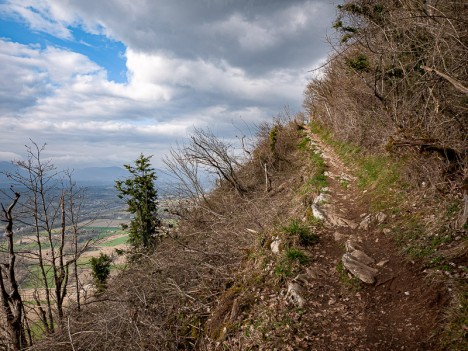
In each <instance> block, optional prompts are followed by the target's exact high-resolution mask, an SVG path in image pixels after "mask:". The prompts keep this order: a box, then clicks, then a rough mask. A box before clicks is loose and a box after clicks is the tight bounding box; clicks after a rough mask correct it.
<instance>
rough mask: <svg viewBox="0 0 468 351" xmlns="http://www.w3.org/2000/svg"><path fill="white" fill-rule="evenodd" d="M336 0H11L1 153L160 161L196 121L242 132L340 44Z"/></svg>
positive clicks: (0, 103) (1, 21)
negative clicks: (29, 150) (335, 37)
mask: <svg viewBox="0 0 468 351" xmlns="http://www.w3.org/2000/svg"><path fill="white" fill-rule="evenodd" d="M335 5H336V1H332V0H308V1H307V0H191V1H187V0H0V78H1V79H0V161H2V160H7V161H8V160H11V159H20V158H21V157H22V155H24V150H25V148H24V145H25V144H27V143H28V142H29V138H31V139H33V140H34V141H36V142H38V143H39V144H42V143H47V148H46V152H45V153H44V156H45V157H50V158H52V159H53V162H54V163H55V164H56V165H58V166H61V167H72V168H80V167H87V166H115V165H122V164H123V163H128V162H131V161H132V160H134V159H136V158H137V157H138V155H139V154H140V152H143V153H145V154H153V155H154V162H155V165H156V166H158V167H159V166H160V161H159V160H160V158H161V156H162V155H163V154H164V153H165V152H167V150H168V148H169V147H170V145H173V144H174V143H175V142H176V141H183V139H184V138H186V137H187V136H188V135H189V134H190V131H191V129H192V128H193V127H194V126H195V127H210V128H212V129H213V130H214V131H215V132H216V133H217V134H218V135H220V136H222V137H224V138H233V137H234V136H235V135H236V134H239V133H240V132H239V130H238V129H242V128H244V126H245V125H249V124H255V123H259V122H260V121H262V120H270V119H271V118H272V117H273V116H276V115H278V113H280V112H281V111H282V110H284V108H285V107H286V106H288V107H289V109H290V111H292V112H298V111H300V110H301V104H302V96H303V90H304V88H305V85H306V83H307V79H309V78H310V77H311V76H310V74H311V73H308V71H309V70H311V69H313V68H315V67H317V66H319V65H320V64H321V63H322V62H324V61H325V59H326V57H327V54H328V53H329V51H330V47H329V44H328V43H327V41H326V37H327V35H332V33H333V31H332V29H331V24H332V21H333V18H334V17H335Z"/></svg>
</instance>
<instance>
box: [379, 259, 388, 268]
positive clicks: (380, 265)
mask: <svg viewBox="0 0 468 351" xmlns="http://www.w3.org/2000/svg"><path fill="white" fill-rule="evenodd" d="M388 261H389V260H382V261H380V262H378V263H377V264H376V266H379V267H383V266H385V265H386V264H387V263H388Z"/></svg>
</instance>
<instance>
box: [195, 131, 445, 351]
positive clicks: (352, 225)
mask: <svg viewBox="0 0 468 351" xmlns="http://www.w3.org/2000/svg"><path fill="white" fill-rule="evenodd" d="M306 131H307V133H308V135H309V137H310V138H311V140H312V143H313V144H314V147H315V149H318V150H319V151H320V152H321V153H322V156H323V158H324V159H325V164H326V172H325V174H326V176H327V178H328V179H327V180H328V184H329V186H328V190H327V193H328V194H329V195H330V196H329V198H327V200H326V205H324V206H323V207H324V208H325V207H326V212H325V214H327V213H329V214H330V213H333V214H335V215H336V217H339V218H341V219H344V220H346V221H347V223H348V225H342V226H337V225H332V224H330V223H329V221H328V224H325V225H324V226H321V227H320V226H319V227H318V228H314V231H315V232H317V233H319V236H320V240H319V242H318V243H317V244H316V245H313V246H310V247H308V248H303V250H304V251H305V252H306V254H307V256H308V257H309V259H310V260H309V262H308V263H307V264H305V265H303V268H302V270H300V274H299V275H297V276H296V277H294V276H293V277H291V278H288V279H287V280H286V281H283V282H280V284H278V283H277V280H276V279H277V278H275V268H274V266H272V264H269V265H267V266H266V267H262V264H261V263H259V262H261V260H257V261H256V263H255V265H256V266H257V267H256V268H253V269H252V267H251V266H250V267H249V264H247V268H246V269H245V272H244V273H242V274H241V275H242V278H241V281H242V283H239V290H241V292H240V293H237V294H236V293H235V291H233V290H232V289H231V290H228V291H226V293H225V294H224V298H222V299H221V301H220V303H219V306H218V309H219V310H218V311H217V312H216V311H215V313H214V314H213V315H214V316H216V315H217V317H213V319H212V323H211V324H212V325H215V328H218V329H221V336H220V337H218V341H217V342H215V343H213V344H212V345H211V346H210V347H208V349H210V350H226V349H229V350H320V351H321V350H360V351H361V350H362V351H364V350H369V351H376V350H386V351H391V350H421V351H422V350H425V351H427V350H440V346H439V345H438V344H439V343H438V337H437V335H438V326H439V325H440V324H439V323H440V321H441V320H442V318H443V315H442V311H443V310H444V308H445V307H446V304H447V303H448V299H449V297H448V296H449V294H448V293H447V291H445V290H444V286H443V285H442V284H438V283H436V282H434V281H432V280H431V279H429V278H428V277H427V275H426V273H424V272H423V271H422V267H421V266H419V265H418V264H417V263H413V262H411V261H409V260H407V259H406V258H405V257H404V256H403V254H402V253H401V251H400V250H399V249H398V248H397V247H396V244H395V242H394V241H393V240H392V237H391V235H392V234H390V233H389V232H388V230H386V231H385V232H386V234H385V233H384V232H383V229H384V228H390V227H391V223H392V220H394V218H392V217H391V216H390V215H389V214H385V215H386V218H385V219H383V220H380V223H378V222H377V221H376V220H374V221H371V222H370V223H369V226H368V228H367V229H363V228H361V229H359V227H357V226H358V224H360V223H361V222H362V221H363V220H364V218H365V217H366V216H367V215H368V214H369V205H368V204H367V203H366V196H365V195H366V194H365V193H363V192H362V191H361V190H359V188H358V187H357V184H356V180H355V179H354V178H353V177H352V176H351V172H350V170H348V169H347V168H346V167H345V165H344V164H343V163H342V162H341V160H340V158H339V157H338V156H337V154H336V153H335V152H334V151H333V149H332V148H331V147H329V146H328V145H326V144H324V143H323V142H322V141H321V140H320V139H319V138H318V137H317V136H316V135H313V134H312V133H311V132H310V130H306ZM343 179H346V182H343ZM291 191H292V192H294V191H296V192H297V189H291ZM315 195H316V194H315ZM289 206H290V209H292V210H294V211H296V213H294V214H291V213H289V214H288V215H290V216H291V217H296V218H297V217H302V216H303V213H304V208H303V207H300V206H294V205H293V204H292V203H290V205H289ZM389 210H390V209H389ZM384 212H385V211H384ZM388 212H389V213H390V211H388ZM326 222H327V221H326ZM273 235H274V234H273ZM348 239H353V240H354V241H356V242H358V243H359V245H360V246H361V248H362V250H363V251H364V252H365V253H367V255H368V256H370V257H371V258H373V259H374V260H375V263H374V264H372V267H373V268H377V269H378V274H377V277H376V282H375V283H374V284H366V283H363V282H360V281H359V280H358V279H357V278H355V277H353V276H352V275H351V274H350V273H348V272H347V271H345V270H344V269H343V268H342V266H341V258H342V256H343V254H344V253H345V252H346V249H345V241H347V240H348ZM268 249H269V248H268ZM282 250H285V248H284V247H283V248H282ZM283 252H284V251H283ZM283 254H284V253H282V252H280V253H279V254H277V255H278V256H277V257H278V259H280V257H282V256H281V255H283ZM273 256H274V254H273ZM276 262H278V261H276ZM277 264H278V263H276V265H277ZM377 264H378V265H377ZM255 269H256V272H259V273H258V274H259V275H260V276H262V275H263V277H264V278H263V280H262V281H261V282H260V283H259V284H255V283H254V284H250V283H249V279H250V280H252V279H253V277H252V276H253V273H252V272H253V271H255ZM262 272H267V273H262ZM296 274H297V273H296ZM296 274H295V275H296ZM293 278H294V279H293ZM294 282H297V283H299V284H300V286H301V289H300V295H302V297H303V298H304V300H305V303H304V305H303V306H298V304H297V303H296V304H295V303H294V301H292V300H291V298H290V297H288V295H289V294H290V293H288V292H287V291H286V290H287V287H288V286H291V283H294ZM241 287H243V288H241ZM242 289H244V291H242ZM223 315H224V317H222V316H223ZM223 318H224V319H223ZM223 325H224V326H225V327H224V331H223ZM236 325H237V326H238V327H236ZM230 328H231V329H232V330H230ZM202 349H203V348H202Z"/></svg>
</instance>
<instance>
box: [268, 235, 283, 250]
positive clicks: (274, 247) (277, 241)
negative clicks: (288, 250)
mask: <svg viewBox="0 0 468 351" xmlns="http://www.w3.org/2000/svg"><path fill="white" fill-rule="evenodd" d="M280 244H281V240H280V239H279V238H278V237H275V239H274V240H273V241H272V242H271V244H270V249H271V252H273V253H274V254H278V253H279V251H280V250H279V247H280Z"/></svg>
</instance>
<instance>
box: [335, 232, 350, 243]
mask: <svg viewBox="0 0 468 351" xmlns="http://www.w3.org/2000/svg"><path fill="white" fill-rule="evenodd" d="M333 238H334V239H335V241H345V240H346V239H348V236H347V235H345V234H341V233H339V232H335V233H333Z"/></svg>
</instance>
